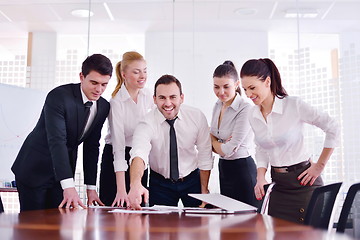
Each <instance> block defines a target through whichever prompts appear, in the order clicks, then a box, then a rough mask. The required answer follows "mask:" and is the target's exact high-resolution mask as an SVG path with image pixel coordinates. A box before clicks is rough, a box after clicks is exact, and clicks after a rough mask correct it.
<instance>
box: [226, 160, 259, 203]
mask: <svg viewBox="0 0 360 240" xmlns="http://www.w3.org/2000/svg"><path fill="white" fill-rule="evenodd" d="M219 178H220V193H221V194H222V195H225V196H227V197H230V198H233V199H236V200H238V201H241V202H244V203H247V204H250V205H252V206H255V207H259V205H260V202H259V201H258V200H256V197H255V193H254V187H255V184H256V165H255V162H254V159H253V158H252V157H251V156H249V157H247V158H239V159H235V160H225V159H221V158H220V159H219Z"/></svg>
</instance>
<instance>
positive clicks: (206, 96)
mask: <svg viewBox="0 0 360 240" xmlns="http://www.w3.org/2000/svg"><path fill="white" fill-rule="evenodd" d="M173 36H174V37H175V39H174V41H173ZM145 39H146V40H145V57H146V60H147V63H148V69H149V71H148V72H149V75H148V79H149V80H148V86H151V87H153V86H154V83H155V82H156V80H157V79H158V78H159V77H160V76H161V75H163V74H173V75H174V76H175V77H176V78H178V79H179V80H180V81H181V83H182V85H183V92H184V94H185V103H186V104H189V105H192V106H195V107H198V108H200V109H202V111H203V112H204V113H205V114H206V116H207V117H208V121H210V120H211V119H210V118H211V112H212V107H213V104H214V103H215V101H216V97H215V95H214V93H213V90H212V74H213V72H214V70H215V68H216V67H217V66H218V65H220V64H222V63H223V62H224V61H225V60H232V61H233V62H234V63H235V65H236V66H237V69H238V71H240V69H241V66H242V64H243V63H244V62H245V61H246V60H248V59H250V58H260V57H267V56H268V47H267V46H268V37H267V33H266V32H221V33H220V32H197V33H195V34H193V33H192V32H184V33H176V34H175V35H173V34H172V33H171V32H150V33H147V34H146V38H145ZM173 45H174V46H175V51H173Z"/></svg>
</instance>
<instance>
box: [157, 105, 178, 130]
mask: <svg viewBox="0 0 360 240" xmlns="http://www.w3.org/2000/svg"><path fill="white" fill-rule="evenodd" d="M155 111H156V113H155V118H156V121H157V122H158V123H159V124H160V125H161V124H162V123H163V122H165V120H166V118H165V117H164V115H163V114H162V113H161V112H160V110H159V109H158V108H156V110H155ZM176 117H177V118H178V120H181V119H182V113H181V106H180V109H179V112H178V114H177V116H176Z"/></svg>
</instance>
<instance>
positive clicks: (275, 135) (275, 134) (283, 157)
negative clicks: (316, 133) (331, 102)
mask: <svg viewBox="0 0 360 240" xmlns="http://www.w3.org/2000/svg"><path fill="white" fill-rule="evenodd" d="M249 120H250V124H251V127H252V129H253V130H254V133H255V143H256V155H255V158H256V161H257V166H258V167H264V168H267V166H268V164H269V163H270V165H271V166H274V167H281V166H291V165H294V164H297V163H300V162H303V161H306V160H308V159H309V158H310V154H309V153H308V152H307V151H306V149H305V146H304V136H303V125H304V123H308V124H311V125H314V126H317V127H319V128H321V129H322V130H323V131H324V132H325V134H326V137H325V142H324V147H325V148H334V147H335V146H336V145H337V140H338V134H339V126H338V124H337V123H336V121H335V120H334V119H333V118H331V117H330V116H329V115H328V114H327V113H324V112H320V111H318V110H316V109H315V108H314V107H312V106H310V105H309V104H307V103H305V102H304V101H303V100H301V99H300V98H299V97H291V96H287V97H285V98H283V99H279V98H277V97H275V101H274V105H273V108H272V112H271V113H270V114H269V115H268V116H267V118H266V120H267V122H266V121H265V119H264V117H263V115H262V114H261V111H260V106H254V107H253V108H252V109H251V111H250V114H249Z"/></svg>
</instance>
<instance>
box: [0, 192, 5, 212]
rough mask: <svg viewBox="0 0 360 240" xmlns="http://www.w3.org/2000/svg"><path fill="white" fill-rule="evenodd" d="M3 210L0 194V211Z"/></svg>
mask: <svg viewBox="0 0 360 240" xmlns="http://www.w3.org/2000/svg"><path fill="white" fill-rule="evenodd" d="M3 212H4V205H3V203H2V201H1V196H0V213H3Z"/></svg>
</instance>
